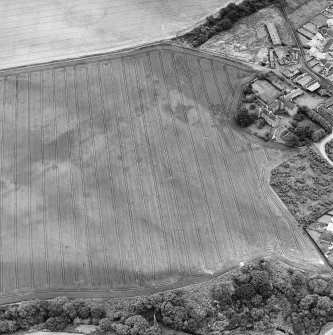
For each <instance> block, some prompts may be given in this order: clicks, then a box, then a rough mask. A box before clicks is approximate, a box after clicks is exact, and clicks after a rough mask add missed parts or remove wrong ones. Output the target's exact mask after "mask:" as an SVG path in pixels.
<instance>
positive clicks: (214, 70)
mask: <svg viewBox="0 0 333 335" xmlns="http://www.w3.org/2000/svg"><path fill="white" fill-rule="evenodd" d="M251 74H252V73H251V70H250V69H249V68H247V67H246V66H244V65H241V64H238V63H235V62H232V61H229V60H226V59H222V58H215V57H212V56H208V55H205V54H202V53H200V52H199V51H190V50H186V49H183V48H180V47H174V46H159V47H151V48H144V49H141V50H139V51H133V52H127V53H118V54H114V55H109V56H104V57H96V58H90V59H87V60H82V59H81V60H79V61H76V62H66V63H58V64H53V65H45V66H39V67H31V68H29V69H16V70H12V71H3V72H2V73H0V76H1V77H0V134H1V137H0V162H1V165H0V167H1V169H0V173H1V174H0V178H1V179H0V185H1V187H0V199H1V203H0V206H1V208H0V265H1V267H0V292H1V295H0V299H1V298H2V299H3V300H2V301H4V300H5V299H7V300H10V297H11V296H13V297H14V295H15V294H18V293H20V292H29V291H38V290H45V291H48V290H50V291H51V290H53V291H56V290H59V292H60V294H61V292H62V291H61V290H62V289H68V290H71V289H73V290H80V289H82V290H84V289H101V288H106V289H112V290H117V289H127V288H136V287H145V286H147V287H148V286H149V285H161V284H164V283H168V282H175V281H177V280H178V279H180V278H184V277H190V276H196V275H203V274H207V273H213V272H214V271H217V270H222V269H223V268H224V267H226V266H228V265H230V264H235V262H236V264H237V262H239V261H240V260H242V259H243V260H247V259H249V258H250V257H254V256H255V255H271V254H276V255H281V257H286V258H290V259H292V260H293V261H294V262H300V263H301V264H302V266H306V265H311V266H317V265H318V266H320V257H319V255H318V254H317V252H316V250H315V249H313V247H312V245H311V244H310V242H309V241H308V240H307V239H306V238H305V237H304V236H303V235H302V233H301V231H300V230H299V229H297V228H296V224H295V221H294V219H293V217H292V216H291V215H290V214H289V213H288V212H287V210H286V209H285V208H284V207H283V205H282V203H281V201H280V200H279V199H278V197H277V196H276V195H275V193H274V192H273V191H272V190H271V189H270V187H269V185H268V180H269V173H270V169H271V166H272V165H273V164H274V162H275V161H276V159H277V158H279V157H281V156H282V155H285V154H288V152H284V151H282V149H280V147H279V146H276V147H274V146H273V147H267V146H265V145H263V144H262V143H261V142H258V141H257V140H254V139H253V140H252V139H248V138H247V136H245V135H244V134H242V133H238V130H236V129H235V128H234V127H233V126H232V123H231V122H230V118H231V116H232V113H233V111H234V110H235V108H236V107H237V104H238V100H239V99H240V97H241V91H242V87H241V84H240V83H241V80H246V78H248V77H249V76H250V75H251ZM46 295H47V293H46ZM13 299H14V298H13ZM7 300H6V301H7Z"/></svg>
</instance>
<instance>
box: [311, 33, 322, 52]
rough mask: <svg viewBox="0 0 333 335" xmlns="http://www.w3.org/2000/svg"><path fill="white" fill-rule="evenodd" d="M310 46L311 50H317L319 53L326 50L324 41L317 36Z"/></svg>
mask: <svg viewBox="0 0 333 335" xmlns="http://www.w3.org/2000/svg"><path fill="white" fill-rule="evenodd" d="M308 46H309V47H310V48H315V49H316V50H318V51H322V50H323V48H324V46H323V41H322V40H320V39H319V38H317V37H316V36H315V37H314V38H313V39H311V40H310V41H309V42H308Z"/></svg>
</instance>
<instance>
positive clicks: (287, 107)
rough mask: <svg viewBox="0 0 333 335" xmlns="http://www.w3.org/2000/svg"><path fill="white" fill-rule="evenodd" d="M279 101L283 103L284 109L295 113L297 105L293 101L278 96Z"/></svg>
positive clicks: (289, 112) (291, 113) (291, 114)
mask: <svg viewBox="0 0 333 335" xmlns="http://www.w3.org/2000/svg"><path fill="white" fill-rule="evenodd" d="M280 101H281V102H282V104H283V108H284V110H285V111H286V112H287V113H288V114H289V115H290V116H294V115H296V114H297V111H298V106H297V105H295V104H294V103H293V102H291V101H289V100H286V99H285V98H280Z"/></svg>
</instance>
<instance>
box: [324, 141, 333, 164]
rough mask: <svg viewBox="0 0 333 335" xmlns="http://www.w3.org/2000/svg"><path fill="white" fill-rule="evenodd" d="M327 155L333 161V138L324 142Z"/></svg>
mask: <svg viewBox="0 0 333 335" xmlns="http://www.w3.org/2000/svg"><path fill="white" fill-rule="evenodd" d="M325 151H326V154H327V157H328V158H329V159H330V160H331V161H332V162H333V140H331V141H329V142H328V143H326V144H325Z"/></svg>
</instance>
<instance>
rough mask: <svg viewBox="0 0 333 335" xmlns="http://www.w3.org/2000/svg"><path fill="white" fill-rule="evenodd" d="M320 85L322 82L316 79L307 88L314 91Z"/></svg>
mask: <svg viewBox="0 0 333 335" xmlns="http://www.w3.org/2000/svg"><path fill="white" fill-rule="evenodd" d="M319 87H320V84H319V83H318V81H316V82H315V83H313V84H312V85H310V86H308V87H307V88H306V89H307V90H308V91H310V92H313V91H315V90H317V89H318V88H319Z"/></svg>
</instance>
